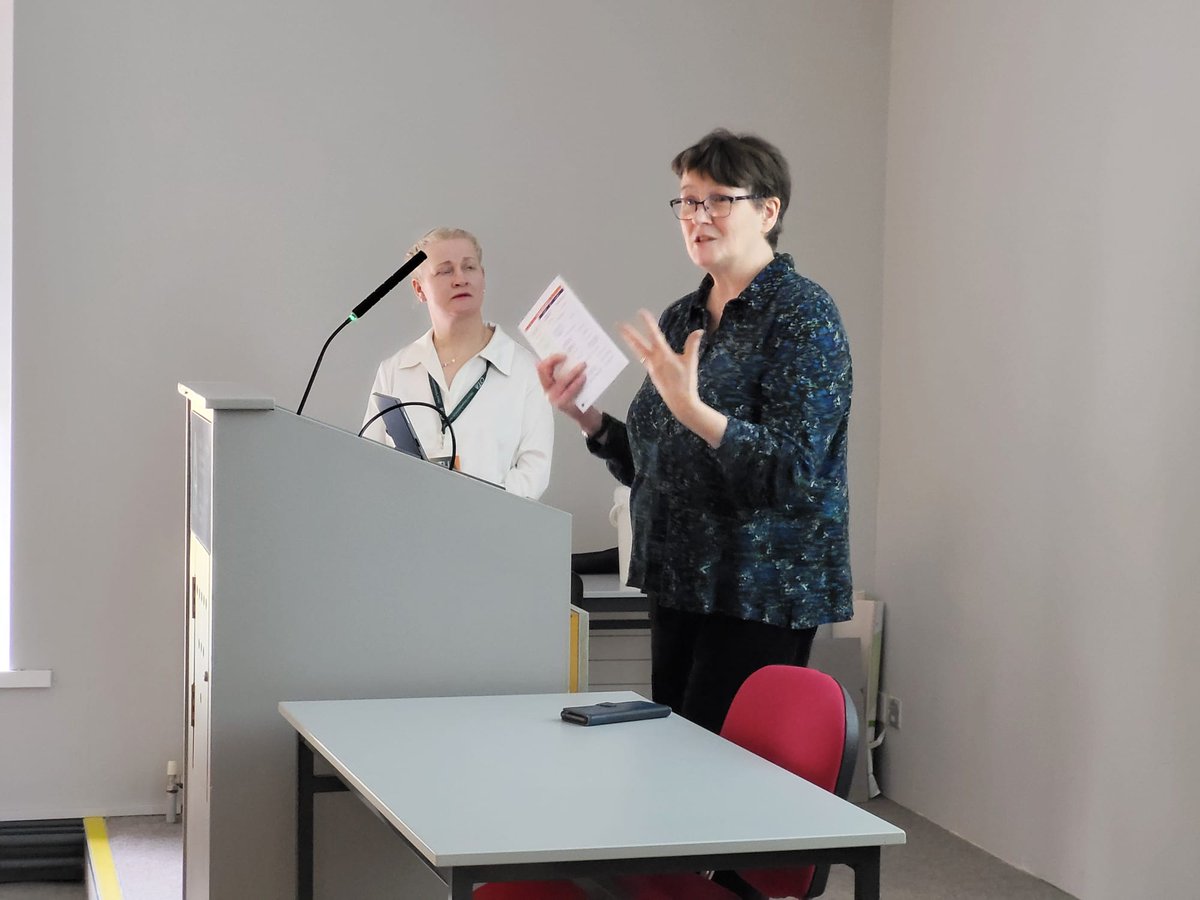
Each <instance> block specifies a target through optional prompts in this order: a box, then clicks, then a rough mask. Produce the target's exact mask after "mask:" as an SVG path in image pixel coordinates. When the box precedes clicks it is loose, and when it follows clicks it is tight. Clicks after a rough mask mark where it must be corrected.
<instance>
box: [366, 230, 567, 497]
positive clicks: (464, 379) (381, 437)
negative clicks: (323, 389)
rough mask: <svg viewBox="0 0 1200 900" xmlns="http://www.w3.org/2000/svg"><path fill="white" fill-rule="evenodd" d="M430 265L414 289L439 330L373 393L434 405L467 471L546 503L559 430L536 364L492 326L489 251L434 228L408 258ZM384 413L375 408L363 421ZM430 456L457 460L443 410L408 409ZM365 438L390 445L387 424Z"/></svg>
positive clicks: (401, 357) (407, 353)
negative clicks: (486, 314) (421, 254)
mask: <svg viewBox="0 0 1200 900" xmlns="http://www.w3.org/2000/svg"><path fill="white" fill-rule="evenodd" d="M418 250H424V251H425V254H426V256H427V257H428V258H427V259H426V260H425V262H423V263H422V264H421V265H420V267H419V268H418V269H417V270H416V272H415V273H414V275H413V280H412V289H413V293H414V294H416V297H417V300H419V301H420V302H421V303H422V304H424V305H425V308H426V309H427V310H428V312H429V321H430V324H431V328H430V329H429V331H427V332H425V334H423V335H421V337H419V338H417V340H415V341H413V342H412V343H411V344H409V345H408V346H406V347H403V348H401V349H400V351H399V352H397V353H396V354H395V355H393V356H390V357H388V358H387V359H385V360H384V361H383V362H382V363H380V364H379V370H378V372H376V374H375V383H374V384H372V385H371V392H372V393H380V394H385V395H387V396H389V397H395V398H396V399H397V400H401V401H412V400H415V401H420V402H422V403H432V404H433V405H434V406H436V407H438V409H439V410H442V411H443V413H444V415H445V416H446V417H447V418H448V419H449V420H450V423H451V428H452V429H453V431H454V442H455V444H456V449H457V451H458V468H459V469H460V470H461V471H463V472H466V473H467V474H468V475H474V476H476V477H477V478H482V479H484V480H485V481H490V482H492V483H493V484H498V485H501V486H502V487H504V488H505V489H506V490H508V491H509V492H510V493H513V494H518V495H520V496H522V497H531V498H533V499H537V498H538V497H540V496H541V495H542V492H543V491H545V490H546V486H547V485H548V484H549V482H550V457H551V453H552V451H553V449H554V421H553V412H552V410H551V408H550V404H549V403H548V402H547V400H546V396H545V394H544V393H543V392H542V389H541V386H540V384H539V383H538V377H537V370H536V368H535V360H534V357H533V354H532V353H530V352H529V351H528V350H526V349H525V348H524V347H520V346H518V345H517V344H516V343H515V342H514V341H513V339H512V338H510V337H509V336H508V335H507V334H505V333H504V330H503V329H502V328H500V326H499V325H496V324H494V323H491V322H487V321H485V320H484V318H483V295H484V284H485V279H484V271H483V250H482V249H481V248H480V246H479V241H478V240H476V239H475V236H474V235H472V234H471V233H470V232H468V231H464V230H463V229H461V228H435V229H433V230H432V231H430V232H428V233H427V234H426V235H425V236H424V237H422V238H421V239H420V240H419V241H417V243H416V244H414V245H413V246H412V248H411V249H410V250H409V252H408V256H409V257H410V258H411V257H412V256H413V255H414V254H416V252H417V251H418ZM376 412H378V409H377V407H376V406H375V403H374V402H373V401H372V400H371V399H370V398H368V400H367V412H366V415H365V416H364V417H363V421H364V422H365V421H366V420H368V419H370V418H371V417H372V416H373V415H374V414H375V413H376ZM405 412H407V413H408V415H409V419H410V420H411V421H412V424H413V430H414V431H416V433H417V438H418V439H419V440H420V442H421V446H422V448H423V449H424V450H425V453H426V455H427V456H430V457H440V456H449V455H450V452H451V440H450V433H449V431H447V430H446V429H445V428H444V426H443V421H442V417H441V416H440V415H439V414H438V412H436V411H435V410H432V409H429V408H427V407H421V406H410V407H407V408H406V409H405ZM364 434H365V435H366V436H367V437H369V438H371V439H372V440H376V441H379V442H381V443H386V444H389V445H390V444H391V443H392V442H391V439H390V438H389V437H388V436H387V431H386V430H385V428H384V425H383V420H382V419H376V420H375V421H374V422H372V423H371V425H370V426H369V427H368V428H367V430H366V431H365V432H364Z"/></svg>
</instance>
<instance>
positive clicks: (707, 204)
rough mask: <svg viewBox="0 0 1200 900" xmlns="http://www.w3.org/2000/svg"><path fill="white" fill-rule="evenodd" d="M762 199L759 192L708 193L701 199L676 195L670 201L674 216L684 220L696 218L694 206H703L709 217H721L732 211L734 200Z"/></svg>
mask: <svg viewBox="0 0 1200 900" xmlns="http://www.w3.org/2000/svg"><path fill="white" fill-rule="evenodd" d="M762 199H763V197H762V195H761V194H739V195H738V196H736V197H730V196H729V195H728V194H710V195H709V196H708V197H706V198H705V199H703V200H691V199H685V198H683V197H676V198H675V199H674V200H672V201H671V211H672V212H674V213H675V218H677V219H681V220H684V221H686V220H688V219H694V218H696V208H697V207H700V206H703V207H704V211H705V212H706V213H708V217H709V218H710V219H723V218H725V217H726V216H727V215H729V214H730V213H731V212H733V203H734V201H735V200H762Z"/></svg>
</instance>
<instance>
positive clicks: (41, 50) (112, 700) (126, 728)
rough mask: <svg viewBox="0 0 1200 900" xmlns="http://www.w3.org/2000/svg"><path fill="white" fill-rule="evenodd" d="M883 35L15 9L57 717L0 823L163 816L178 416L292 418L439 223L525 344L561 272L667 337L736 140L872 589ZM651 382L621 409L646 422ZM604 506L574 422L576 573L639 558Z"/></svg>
mask: <svg viewBox="0 0 1200 900" xmlns="http://www.w3.org/2000/svg"><path fill="white" fill-rule="evenodd" d="M890 15H891V13H890V7H889V5H887V4H882V3H876V2H869V0H863V2H845V3H836V4H835V3H795V2H759V3H755V4H740V5H737V6H730V5H729V4H727V3H724V2H718V0H687V2H655V3H649V4H647V3H632V2H628V3H624V2H617V3H614V2H586V3H585V2H573V3H560V2H549V0H547V2H532V0H524V2H521V0H512V2H504V3H490V2H476V3H464V2H457V3H455V2H423V3H422V2H408V3H403V4H400V3H393V2H368V0H351V2H345V3H338V4H331V3H326V2H324V0H289V2H266V0H254V2H228V0H226V2H213V3H205V4H192V3H183V2H165V3H164V2H157V0H107V2H105V3H93V4H83V3H76V4H68V3H62V2H37V3H22V4H19V5H18V8H17V10H16V46H15V57H16V73H15V147H14V154H15V163H14V165H15V187H14V192H15V197H14V206H15V251H14V268H15V271H14V291H15V296H14V310H13V325H14V342H15V352H14V374H13V380H14V410H13V423H14V434H15V441H14V484H13V526H14V533H13V639H14V641H13V643H14V648H13V664H14V665H15V666H18V667H25V668H50V669H53V671H54V677H55V685H54V687H53V688H50V689H48V690H22V691H14V690H9V691H0V719H2V721H3V722H4V733H5V739H4V740H3V741H0V798H3V799H2V800H0V818H19V817H31V818H32V817H43V816H55V815H79V814H81V813H103V814H122V813H144V812H157V811H158V810H160V809H161V807H162V803H161V790H162V782H163V772H164V765H165V761H166V760H167V759H168V758H170V757H175V756H178V754H179V752H180V744H181V733H182V727H181V723H182V684H183V675H182V660H183V653H182V647H183V623H182V620H181V594H182V584H183V557H182V554H183V538H184V523H183V519H182V511H183V481H182V478H183V406H182V400H181V398H180V397H179V396H178V395H177V394H176V392H175V384H176V382H178V381H181V380H188V379H196V380H212V379H220V380H235V381H242V382H246V383H249V384H252V385H257V386H259V387H261V388H262V389H264V390H266V391H268V392H271V393H273V394H274V396H275V397H276V399H277V401H278V402H279V403H280V404H281V405H283V406H286V407H290V408H295V405H296V404H297V403H298V402H299V398H300V394H301V392H302V390H303V387H304V383H305V380H306V379H307V377H308V375H309V372H310V370H311V367H312V365H313V362H314V360H315V358H316V354H317V351H318V350H319V349H320V346H321V344H322V342H323V341H324V340H325V338H326V336H327V335H328V334H329V332H330V331H332V330H333V328H334V327H335V326H336V325H337V324H338V322H339V321H341V319H343V318H344V317H345V315H346V313H347V312H348V310H349V309H350V307H351V306H353V305H354V304H355V303H356V302H357V301H358V300H360V299H361V298H362V297H364V296H365V295H366V294H367V293H368V292H370V291H371V290H372V289H373V288H374V287H375V286H376V285H377V284H378V283H379V282H380V281H382V280H383V279H384V277H386V276H387V275H389V274H390V273H391V272H392V271H393V270H394V269H395V268H396V267H397V266H398V264H399V262H400V259H401V256H402V250H403V248H404V247H406V246H407V245H408V244H409V243H410V242H411V241H412V239H413V238H414V237H415V236H417V235H419V234H420V233H421V232H423V231H424V230H425V229H427V228H429V227H430V226H432V225H435V224H441V223H450V224H461V225H464V226H466V227H469V228H471V229H472V230H474V231H475V232H476V233H477V234H478V235H479V237H480V238H481V240H482V241H483V243H484V246H485V265H486V268H487V274H488V312H489V314H490V316H491V317H492V318H494V319H495V320H497V321H499V322H501V323H503V324H505V325H506V326H515V325H516V323H517V322H518V321H519V319H520V317H521V315H522V314H523V313H524V312H525V311H526V310H527V309H528V307H529V306H530V305H531V304H532V302H533V300H534V299H536V297H537V295H538V294H539V293H540V291H541V290H542V288H543V287H544V286H545V285H546V284H547V283H548V282H549V280H550V279H551V277H552V276H553V275H555V274H556V273H562V274H563V275H564V276H565V277H566V278H567V279H568V280H569V281H570V282H571V284H572V286H573V287H574V288H575V289H576V291H577V292H578V293H579V294H580V295H581V297H583V299H584V300H585V302H587V303H588V305H589V306H590V307H591V308H592V309H593V310H594V311H595V312H596V314H597V316H598V317H599V318H600V319H601V321H602V322H604V323H605V324H608V325H612V324H614V323H616V322H617V321H620V320H623V319H627V318H629V317H630V316H631V315H632V314H633V313H634V311H635V310H636V309H638V308H639V307H642V306H645V307H648V308H650V309H653V310H659V309H661V308H662V307H663V306H665V305H666V304H667V303H668V302H669V301H671V300H673V299H675V298H676V297H678V296H680V295H681V294H683V293H685V292H686V291H688V290H690V289H691V288H692V287H694V285H695V284H696V282H697V281H698V278H699V273H698V272H697V271H696V270H695V269H693V267H692V266H691V265H690V263H689V262H688V260H687V257H686V255H685V253H684V251H683V248H682V246H681V245H680V238H679V231H678V226H677V224H676V223H675V222H674V220H673V219H672V217H671V215H670V212H669V211H668V209H667V206H666V202H667V200H668V199H669V198H670V197H671V196H672V195H673V193H674V191H675V189H676V182H675V180H674V178H673V176H672V174H671V172H670V169H669V162H670V159H671V157H672V156H673V155H674V154H675V153H676V152H677V151H678V150H680V149H681V148H682V147H684V146H686V145H687V144H689V143H690V142H692V141H693V140H695V139H696V138H698V137H699V136H701V135H702V134H703V133H704V132H706V131H707V130H708V129H709V128H711V127H713V126H716V125H727V126H729V127H732V128H735V129H750V130H756V131H759V132H761V133H763V134H764V135H766V136H767V137H769V138H770V139H772V140H773V141H775V142H777V143H778V144H779V145H780V147H781V148H782V149H783V150H784V152H785V153H786V154H787V156H788V157H789V159H790V160H791V162H792V165H793V168H794V171H793V175H794V181H795V200H794V206H793V208H792V210H791V211H790V212H789V214H788V218H787V222H786V226H787V229H786V233H785V234H784V236H783V239H782V242H781V247H782V248H783V249H785V250H789V251H791V252H792V253H794V254H795V255H796V257H797V260H798V263H799V266H800V268H801V269H802V270H804V271H805V272H806V273H807V274H809V275H811V276H812V277H814V278H816V279H817V280H818V281H820V282H822V283H823V284H824V285H825V286H826V287H827V288H828V289H829V290H830V291H831V293H833V295H834V296H835V297H836V298H837V300H838V302H839V304H840V307H841V310H842V313H843V316H844V318H845V320H846V325H847V328H848V330H849V333H850V338H851V341H852V345H853V348H854V354H855V362H856V395H855V414H854V424H853V434H852V448H853V449H852V458H851V478H852V481H853V486H852V491H853V508H852V519H853V535H852V537H853V545H854V550H853V552H854V564H855V566H856V570H857V573H858V575H859V578H858V581H859V585H860V586H861V587H865V588H868V589H871V588H873V585H872V583H871V573H872V572H873V570H874V554H875V540H874V527H875V495H876V466H877V455H876V447H877V446H878V422H879V401H878V383H879V377H878V373H879V359H880V347H879V334H880V306H881V302H882V270H883V255H882V241H883V202H884V192H883V177H884V149H885V128H886V104H887V96H886V92H887V74H888V68H887V66H888V62H887V60H888V46H889V44H888V41H889V28H890ZM425 327H427V323H426V320H425V319H424V318H423V314H422V312H421V310H420V309H419V308H417V307H416V306H415V305H414V304H413V302H412V300H411V295H410V294H408V293H407V292H405V291H397V292H396V294H395V295H394V296H392V297H390V298H389V299H388V300H386V301H385V302H384V303H382V304H380V305H379V306H378V307H376V309H375V311H373V312H372V313H371V315H370V317H369V318H366V319H364V320H363V321H362V322H360V323H357V324H356V325H354V326H352V327H351V328H348V329H346V330H345V331H343V332H342V334H341V335H340V336H339V338H338V339H337V341H336V342H335V343H334V345H333V346H332V347H331V348H330V351H329V353H328V354H327V356H326V360H325V363H324V365H323V367H322V370H321V373H320V376H319V377H318V380H317V383H316V386H315V388H314V390H313V394H312V396H311V398H310V400H309V403H308V406H307V409H306V413H307V414H311V415H312V416H314V417H316V418H319V419H322V420H324V421H327V422H330V423H332V424H335V425H338V426H341V427H353V426H355V425H356V424H357V422H358V421H359V420H360V417H361V413H362V408H363V404H364V401H365V396H366V393H367V391H368V389H369V385H370V381H371V377H372V374H373V372H374V368H375V366H376V364H377V363H378V361H379V360H380V359H381V358H383V357H384V356H385V355H387V354H389V353H391V352H392V351H393V350H394V349H395V348H396V347H398V346H399V345H400V344H401V343H404V342H406V341H408V340H410V339H412V338H413V337H415V336H416V335H417V334H419V333H420V332H421V331H422V330H424V328H425ZM636 381H637V379H636V378H635V377H634V375H633V374H632V373H630V374H628V375H626V376H625V377H623V378H622V379H621V380H620V381H619V382H618V384H616V385H615V386H614V387H613V388H612V389H611V394H610V395H609V396H607V397H606V398H605V405H606V406H608V407H609V408H611V409H613V410H614V411H617V412H620V411H622V410H623V408H624V406H625V405H626V403H627V402H628V399H629V397H630V396H631V395H632V392H633V390H634V389H635V387H636ZM347 475H348V473H337V476H336V477H347ZM612 486H613V483H612V482H611V481H609V480H608V477H607V475H606V474H605V473H604V471H603V468H602V467H601V466H599V465H597V464H595V463H594V462H593V461H591V460H590V459H587V458H586V456H585V454H584V452H583V449H582V446H581V441H580V440H579V439H578V435H577V434H575V433H573V430H572V429H571V428H570V427H568V426H567V425H566V424H565V423H562V424H561V430H560V433H559V448H558V452H557V453H556V458H555V472H554V476H553V481H552V486H551V489H550V491H549V492H548V493H547V495H546V497H545V498H544V499H545V500H546V502H548V503H550V504H553V505H555V506H558V507H560V508H562V509H565V510H567V511H569V512H571V513H573V514H574V516H575V521H574V534H575V546H576V548H577V549H599V548H601V547H605V546H613V545H615V543H616V532H615V530H614V529H613V528H612V526H611V525H609V523H608V519H607V514H608V509H609V507H610V505H611V496H612ZM431 562H432V563H433V564H452V563H453V564H462V561H461V560H453V561H452V560H449V559H447V560H444V561H431ZM302 612H303V611H297V614H298V615H299V614H302Z"/></svg>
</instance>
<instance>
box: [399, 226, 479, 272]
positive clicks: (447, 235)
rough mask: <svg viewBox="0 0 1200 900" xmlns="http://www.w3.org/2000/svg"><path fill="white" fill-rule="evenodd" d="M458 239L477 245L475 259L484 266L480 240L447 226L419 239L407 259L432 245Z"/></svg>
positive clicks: (465, 231) (467, 232) (461, 230)
mask: <svg viewBox="0 0 1200 900" xmlns="http://www.w3.org/2000/svg"><path fill="white" fill-rule="evenodd" d="M456 238H463V239H465V240H468V241H470V242H471V243H472V244H474V245H475V258H476V259H478V260H479V264H480V265H481V266H482V265H483V248H482V247H480V246H479V238H477V237H475V235H473V234H471V232H469V231H467V230H466V229H465V228H448V227H447V226H445V225H439V226H438V227H437V228H431V229H430V230H429V231H427V232H425V234H423V235H422V236H421V237H419V238H417V242H416V243H415V244H413V245H412V246H411V247H409V248H408V256H406V257H405V259H412V258H413V257H414V256H416V255H417V253H418V251H421V250H427V249H428V248H429V245H430V244H435V243H437V242H438V241H450V240H454V239H456Z"/></svg>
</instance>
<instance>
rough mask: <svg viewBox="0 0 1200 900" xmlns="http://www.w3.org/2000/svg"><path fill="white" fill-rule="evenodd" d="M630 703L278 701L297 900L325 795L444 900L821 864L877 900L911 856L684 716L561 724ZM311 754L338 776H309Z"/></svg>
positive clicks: (859, 813) (570, 697) (594, 696)
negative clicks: (893, 867) (286, 754)
mask: <svg viewBox="0 0 1200 900" xmlns="http://www.w3.org/2000/svg"><path fill="white" fill-rule="evenodd" d="M630 699H637V695H636V694H633V693H631V692H626V691H619V692H596V693H587V694H525V695H514V696H499V697H433V698H412V699H399V700H325V701H320V700H316V701H301V702H285V703H281V704H279V710H280V713H281V714H282V715H283V717H284V718H285V719H287V720H288V722H289V723H291V725H292V727H293V728H295V730H296V732H297V735H298V763H299V768H298V773H297V789H298V805H297V812H298V816H297V847H296V851H297V853H296V855H297V896H298V897H299V898H301V900H310V898H311V897H312V891H313V887H312V885H313V880H312V853H313V796H314V794H316V793H320V792H322V791H327V790H343V789H349V790H352V791H354V792H355V793H356V794H357V795H358V796H359V798H360V799H361V800H362V801H363V802H364V803H366V804H367V805H368V806H369V807H370V808H371V809H372V810H374V811H375V813H376V815H378V816H379V817H380V818H381V819H383V820H384V821H386V822H387V823H388V824H390V825H391V827H392V828H393V829H394V830H395V832H396V833H397V834H399V835H400V836H401V837H402V838H403V839H404V840H405V841H406V842H407V843H408V844H409V845H410V846H411V847H412V848H413V850H415V851H416V853H417V854H418V856H419V857H420V858H421V859H422V860H423V861H424V862H425V863H426V864H427V865H428V866H429V867H430V868H432V869H433V870H434V871H435V872H436V873H437V874H438V876H439V877H440V878H441V879H442V881H443V882H444V883H445V884H446V886H447V890H448V894H447V897H448V898H449V900H468V898H470V896H471V893H472V889H473V886H474V885H475V884H477V883H480V882H486V881H508V880H520V879H528V878H594V877H603V876H605V875H616V874H623V873H638V872H668V871H697V870H706V869H722V868H740V867H750V866H754V867H759V868H761V867H770V866H797V865H804V864H806V863H813V862H834V863H845V864H848V865H850V866H851V867H853V868H854V870H855V898H856V900H867V898H878V897H879V856H880V847H881V846H883V845H887V844H901V843H903V842H904V839H905V838H904V832H903V831H901V830H900V829H899V828H896V827H895V826H893V825H890V824H889V823H887V822H885V821H883V820H882V819H879V818H876V817H875V816H873V815H871V814H869V813H867V812H865V811H863V810H861V809H859V808H858V807H856V806H854V805H853V804H851V803H848V802H846V801H845V800H842V799H840V798H838V797H835V796H834V795H833V794H830V793H828V792H826V791H823V790H821V789H820V788H817V787H815V786H814V785H811V784H809V783H808V782H806V781H804V780H803V779H801V778H798V777H796V776H794V775H792V774H791V773H789V772H787V771H785V770H784V769H781V768H779V767H777V766H775V765H773V764H771V763H769V762H767V761H766V760H764V759H762V758H761V757H758V756H756V755H754V754H753V753H750V752H749V751H747V750H744V749H742V748H741V747H739V746H737V745H736V744H734V743H732V742H730V741H726V740H724V739H723V738H721V737H719V736H717V735H715V734H712V733H710V732H708V731H706V730H704V729H702V728H700V727H698V726H696V725H693V724H692V723H691V722H688V721H687V720H686V719H683V718H681V717H679V716H676V715H672V716H669V717H667V718H665V719H653V720H647V721H640V722H626V723H619V724H611V725H601V726H593V727H590V728H587V727H581V726H578V725H571V724H568V723H566V722H563V721H562V720H561V719H560V718H559V711H560V710H561V709H562V707H564V706H574V705H580V704H585V703H597V702H601V701H605V700H630ZM315 755H319V756H321V757H323V758H324V759H325V760H327V761H328V763H329V764H330V765H331V766H332V767H333V769H334V771H335V772H336V773H337V774H336V775H330V776H316V775H314V774H313V769H314V756H315ZM596 784H601V785H603V786H604V789H603V790H600V791H595V790H592V791H588V790H585V789H586V788H587V787H588V786H589V785H592V786H594V785H596ZM585 800H586V803H585V802H584V801H585Z"/></svg>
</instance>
